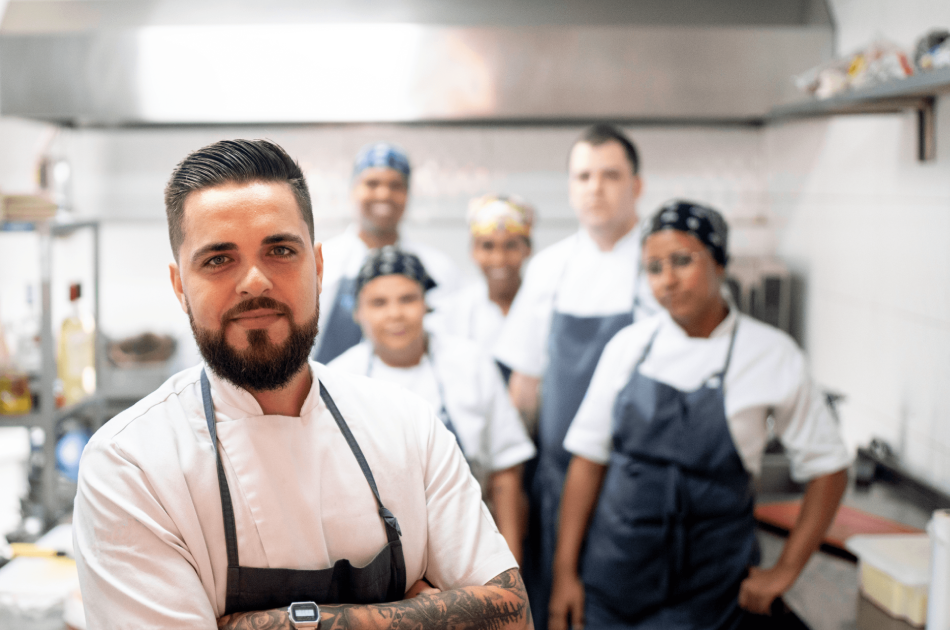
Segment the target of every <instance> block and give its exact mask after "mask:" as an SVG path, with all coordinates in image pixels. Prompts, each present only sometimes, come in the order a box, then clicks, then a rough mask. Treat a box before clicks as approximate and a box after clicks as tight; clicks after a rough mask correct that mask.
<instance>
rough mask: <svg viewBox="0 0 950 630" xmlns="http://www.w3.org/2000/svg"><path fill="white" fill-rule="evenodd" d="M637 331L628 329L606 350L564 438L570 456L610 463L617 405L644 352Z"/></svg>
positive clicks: (619, 333)
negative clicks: (640, 355)
mask: <svg viewBox="0 0 950 630" xmlns="http://www.w3.org/2000/svg"><path fill="white" fill-rule="evenodd" d="M635 332H636V331H635V330H634V327H633V326H628V327H627V328H624V329H623V330H621V331H620V332H618V333H617V334H616V335H615V336H614V338H613V339H611V340H610V342H609V343H608V344H607V346H606V347H605V348H604V352H603V354H602V355H601V357H600V360H599V361H598V362H597V368H596V369H595V370H594V376H593V378H592V379H591V382H590V387H588V388H587V393H586V394H585V395H584V399H583V400H582V401H581V406H580V408H579V409H578V410H577V415H576V416H574V421H573V422H571V426H570V428H569V429H568V431H567V436H566V437H565V438H564V448H565V450H567V451H569V452H570V453H573V454H574V455H578V456H580V457H583V458H584V459H589V460H590V461H592V462H596V463H598V464H607V462H608V461H610V451H611V442H612V435H613V409H614V403H615V402H616V400H617V395H618V394H619V393H620V390H621V389H623V387H624V385H625V384H626V382H627V380H628V379H629V378H630V372H631V370H632V369H633V362H634V358H635V357H637V356H639V351H640V350H642V347H641V346H642V344H637V343H636V339H637V338H638V335H635V334H634V333H635ZM634 345H636V346H637V347H636V348H634V347H633V346H634Z"/></svg>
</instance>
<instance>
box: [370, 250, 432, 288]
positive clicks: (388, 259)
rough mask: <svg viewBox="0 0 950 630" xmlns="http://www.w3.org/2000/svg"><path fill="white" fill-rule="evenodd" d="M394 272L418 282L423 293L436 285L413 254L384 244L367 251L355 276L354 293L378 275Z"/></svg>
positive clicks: (387, 274) (388, 274)
mask: <svg viewBox="0 0 950 630" xmlns="http://www.w3.org/2000/svg"><path fill="white" fill-rule="evenodd" d="M395 274H400V275H403V276H406V277H407V278H409V279H410V280H415V281H416V282H418V283H419V284H420V285H422V292H423V293H425V292H426V291H428V290H429V289H432V288H434V287H435V286H436V284H435V280H433V279H432V278H431V277H430V276H429V274H428V273H427V272H426V269H425V267H423V266H422V262H421V261H420V260H419V258H418V257H417V256H416V255H415V254H410V253H409V252H404V251H402V250H401V249H399V248H398V247H396V246H395V245H386V246H385V247H381V248H379V249H374V250H371V251H370V252H369V255H368V256H367V257H366V262H364V263H363V267H362V268H361V269H360V273H359V275H358V276H356V295H359V294H360V291H362V290H363V287H365V286H366V285H367V283H369V282H370V281H372V280H375V279H376V278H379V277H380V276H391V275H395Z"/></svg>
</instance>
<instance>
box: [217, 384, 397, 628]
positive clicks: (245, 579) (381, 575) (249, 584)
mask: <svg viewBox="0 0 950 630" xmlns="http://www.w3.org/2000/svg"><path fill="white" fill-rule="evenodd" d="M320 397H321V398H323V402H324V403H325V404H326V406H327V409H328V410H329V411H330V414H331V415H332V416H333V419H334V420H335V421H336V424H337V426H338V427H339V429H340V432H341V433H343V437H344V438H346V443H347V444H348V445H349V447H350V450H351V451H352V452H353V456H354V457H356V461H357V462H359V465H360V469H361V470H362V471H363V476H364V477H365V478H366V481H367V483H368V484H369V487H370V489H371V490H372V491H373V497H375V499H376V505H377V507H378V508H379V516H380V518H381V519H382V521H383V526H384V527H385V528H386V538H387V539H388V542H387V544H386V546H385V547H383V549H382V550H381V551H380V552H379V553H378V554H376V557H375V558H373V560H372V561H371V562H370V563H369V564H367V565H366V566H363V567H355V566H353V565H352V564H350V561H349V560H337V561H336V563H335V564H334V565H333V566H332V567H329V568H326V569H316V570H306V569H268V568H258V567H242V566H241V563H240V562H239V560H238V545H237V528H236V527H235V524H234V507H233V505H232V503H231V492H230V490H229V489H228V480H227V478H226V477H225V474H224V467H223V465H222V464H221V454H220V452H219V451H218V433H217V429H216V427H215V420H214V405H213V404H212V402H211V385H210V383H209V382H208V375H207V374H206V373H205V371H204V370H202V371H201V398H202V401H203V402H204V410H205V420H206V422H207V423H208V432H209V433H210V434H211V443H212V444H213V445H214V456H215V462H216V464H217V468H218V491H219V492H220V494H221V511H222V513H223V516H224V540H225V546H226V548H227V553H228V576H227V598H226V600H225V607H224V614H225V615H230V614H234V613H241V612H253V611H258V610H272V609H275V608H286V607H287V606H289V605H290V604H292V603H293V602H309V601H313V602H316V603H318V604H380V603H383V602H393V601H398V600H401V599H402V598H403V597H405V594H406V561H405V558H404V556H403V553H402V541H401V540H400V539H399V538H400V536H401V535H402V532H401V531H400V529H399V522H398V521H397V520H396V517H395V516H394V515H393V513H392V512H390V511H389V510H388V509H386V507H385V506H384V505H383V503H382V500H381V499H380V498H379V490H377V488H376V480H375V479H374V478H373V473H372V471H371V470H370V469H369V464H367V463H366V458H365V457H363V451H361V450H360V446H359V444H357V443H356V438H354V437H353V434H352V433H351V432H350V428H349V426H347V424H346V421H345V420H344V419H343V416H342V415H341V414H340V410H339V409H337V406H336V403H334V402H333V399H332V398H331V397H330V393H329V392H328V391H327V390H326V388H325V387H324V386H323V383H320Z"/></svg>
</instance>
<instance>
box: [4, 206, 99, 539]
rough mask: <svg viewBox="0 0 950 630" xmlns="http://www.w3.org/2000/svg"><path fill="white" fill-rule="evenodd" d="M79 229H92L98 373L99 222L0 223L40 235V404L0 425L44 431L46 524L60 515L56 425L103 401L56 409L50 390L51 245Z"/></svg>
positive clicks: (93, 397)
mask: <svg viewBox="0 0 950 630" xmlns="http://www.w3.org/2000/svg"><path fill="white" fill-rule="evenodd" d="M82 229H89V230H92V250H93V251H92V255H93V269H92V274H93V291H92V316H93V320H94V321H95V325H96V332H95V334H96V341H95V344H96V345H95V347H96V354H95V364H96V373H97V374H98V373H101V367H102V352H100V344H99V335H100V332H99V222H98V221H77V222H70V223H57V222H55V221H36V222H33V223H20V222H17V223H4V222H0V234H2V233H3V232H5V231H14V232H23V231H34V232H37V233H38V235H39V265H40V310H41V318H42V319H41V322H40V349H41V354H42V368H41V370H40V375H39V376H40V379H39V380H40V387H39V392H38V393H39V405H38V409H36V410H34V411H33V412H31V413H28V414H22V415H16V416H0V426H26V427H39V428H41V429H43V431H44V432H45V433H46V440H45V442H44V444H43V455H44V457H43V462H44V463H43V472H42V477H41V496H42V501H43V511H44V517H45V519H46V525H47V526H50V525H53V524H54V523H55V521H56V519H57V517H58V516H59V510H60V506H59V505H58V499H57V492H56V490H57V477H58V474H59V473H58V471H57V470H56V427H57V425H58V423H59V422H60V421H61V420H63V419H64V418H68V417H70V416H72V415H74V414H77V413H80V412H82V411H84V410H87V409H89V408H90V407H92V406H94V405H98V404H100V403H101V402H102V400H101V397H100V396H97V395H95V394H93V395H91V396H89V397H87V398H86V399H84V400H82V401H80V402H78V403H76V404H75V405H70V406H69V407H64V408H62V409H56V407H55V400H56V397H55V393H54V390H53V385H54V381H55V380H56V351H55V348H54V345H53V339H54V337H53V315H52V295H51V285H52V246H53V239H54V238H56V237H63V236H69V235H70V234H72V233H73V232H76V231H77V230H82Z"/></svg>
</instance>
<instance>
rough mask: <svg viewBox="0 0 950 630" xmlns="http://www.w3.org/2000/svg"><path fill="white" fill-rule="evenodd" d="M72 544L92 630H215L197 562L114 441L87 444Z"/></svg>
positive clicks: (80, 478) (150, 487)
mask: <svg viewBox="0 0 950 630" xmlns="http://www.w3.org/2000/svg"><path fill="white" fill-rule="evenodd" d="M73 538H74V541H73V544H74V547H75V554H76V565H77V568H78V570H79V581H80V586H81V589H82V596H83V606H84V608H85V613H86V620H87V623H88V624H89V627H90V628H103V629H108V628H140V629H147V628H156V629H159V628H213V627H215V623H216V622H215V618H216V617H215V611H214V610H213V609H212V605H211V597H210V594H209V593H208V592H206V591H205V588H204V586H203V585H202V582H201V580H200V579H199V577H198V573H197V569H196V566H197V563H196V562H195V561H194V559H193V558H192V556H191V554H190V553H189V551H188V547H187V545H186V544H185V542H184V541H183V539H182V538H181V536H180V535H179V534H178V532H177V529H176V527H175V525H174V523H173V522H172V521H171V519H170V518H169V516H168V514H167V512H166V511H165V510H164V509H163V508H162V505H161V504H160V502H159V500H158V498H157V497H156V496H155V495H154V494H153V492H152V486H151V484H150V483H149V482H148V479H147V478H146V476H145V474H144V473H143V472H142V470H141V469H139V468H138V467H137V466H136V465H135V464H134V463H133V462H131V461H129V460H128V459H127V458H125V457H124V456H123V455H122V454H121V452H120V451H119V450H118V447H116V446H115V445H114V444H106V445H96V444H92V445H90V447H87V449H86V451H85V453H84V454H83V458H82V466H81V468H80V477H79V487H78V490H77V494H76V502H75V509H74V521H73Z"/></svg>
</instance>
